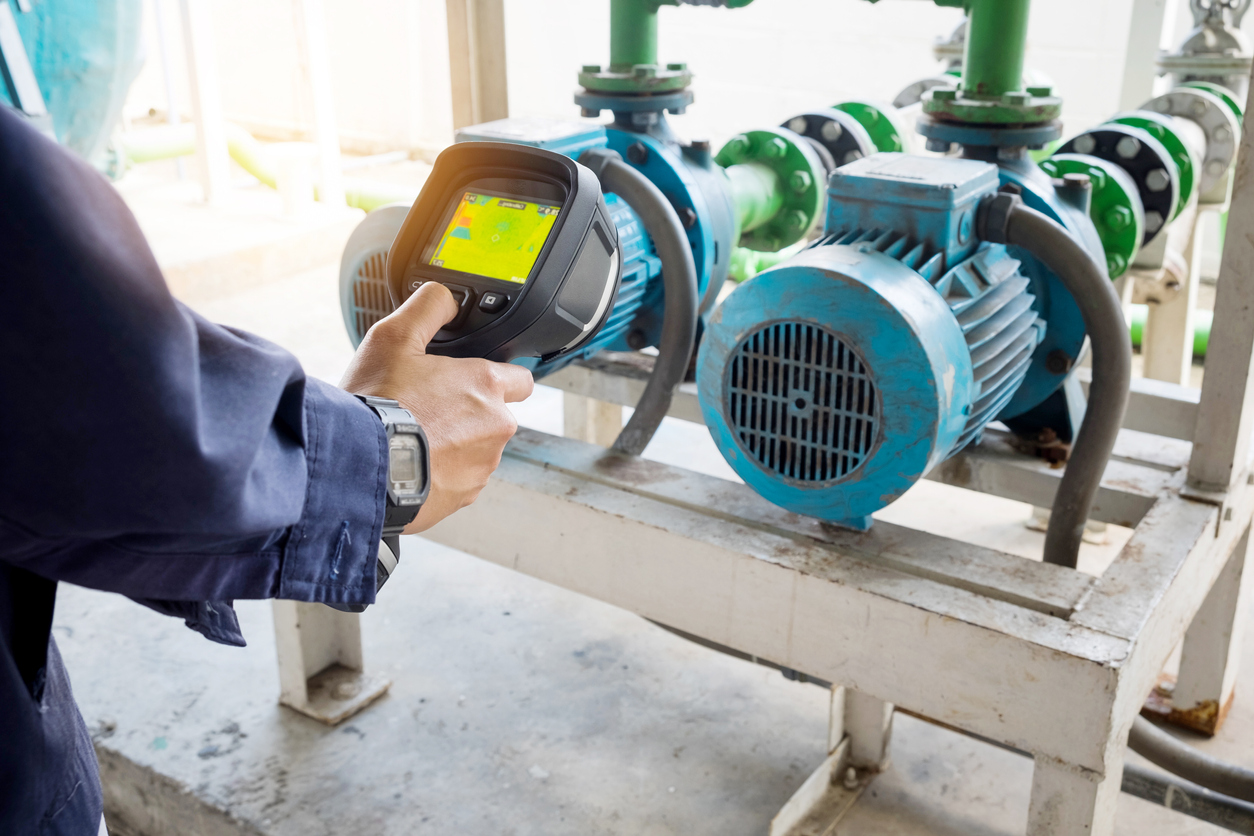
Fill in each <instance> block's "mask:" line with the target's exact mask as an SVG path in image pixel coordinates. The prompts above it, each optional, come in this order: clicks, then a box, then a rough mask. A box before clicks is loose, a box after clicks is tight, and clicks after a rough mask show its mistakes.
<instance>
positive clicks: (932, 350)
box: [697, 153, 1083, 529]
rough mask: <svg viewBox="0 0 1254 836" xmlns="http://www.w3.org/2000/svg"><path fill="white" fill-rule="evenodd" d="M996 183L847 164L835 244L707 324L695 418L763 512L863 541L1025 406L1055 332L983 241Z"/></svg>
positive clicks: (919, 162) (890, 160)
mask: <svg viewBox="0 0 1254 836" xmlns="http://www.w3.org/2000/svg"><path fill="white" fill-rule="evenodd" d="M999 180H1000V178H999V170H998V168H997V166H995V165H992V164H990V163H985V162H980V161H975V160H964V159H935V158H924V157H914V156H907V155H904V154H891V153H890V154H876V155H873V156H870V157H867V158H865V159H862V160H859V161H857V162H854V163H851V164H849V165H846V166H844V167H843V168H840V169H838V170H837V171H836V172H835V173H833V175H832V176H831V179H830V181H829V187H828V216H827V225H826V230H825V232H826V235H825V236H824V237H823V238H821V239H819V240H818V241H816V242H815V243H814V244H813V245H811V246H810V247H808V248H807V249H806V250H803V251H802V252H801V253H799V254H798V255H796V256H794V257H793V258H791V259H790V260H789V261H787V262H785V263H783V264H781V265H779V266H776V267H774V268H772V269H770V270H767V271H766V272H763V273H761V274H759V275H758V276H756V277H755V278H753V279H751V280H750V281H748V282H746V283H745V284H743V285H741V286H740V287H739V288H737V289H736V291H735V292H734V293H732V294H731V296H730V297H728V298H727V299H726V300H725V301H724V303H723V304H722V305H721V306H720V307H719V308H717V309H716V310H715V311H714V313H713V314H712V316H711V317H710V318H709V320H708V322H707V325H706V332H705V337H704V340H703V342H702V345H701V350H700V355H699V359H698V368H697V383H698V388H699V393H700V400H701V408H702V412H703V413H704V416H705V421H706V424H707V426H708V427H709V429H710V433H711V435H712V436H713V438H714V441H715V443H716V444H717V445H718V447H719V450H720V451H721V452H722V454H723V456H724V458H726V459H727V461H728V463H729V464H730V465H731V466H732V467H733V468H734V469H735V470H736V472H737V473H738V474H739V475H740V476H741V478H743V479H744V480H745V482H746V483H748V484H749V485H750V486H751V487H753V488H754V489H755V490H756V491H758V493H760V494H761V495H762V496H763V497H765V498H766V499H768V500H770V501H771V502H774V503H775V504H777V505H780V506H783V507H785V508H787V509H789V510H792V511H796V512H798V513H802V514H807V515H810V516H814V517H818V518H821V519H824V520H828V521H831V522H836V523H840V524H843V525H846V526H849V527H853V528H859V529H865V528H867V527H868V526H869V525H870V515H871V514H872V513H873V512H875V511H877V510H879V509H880V508H883V507H884V506H886V505H888V504H889V503H891V502H892V501H893V500H895V499H896V498H898V497H899V496H901V494H903V493H904V492H905V491H906V490H907V489H908V488H909V487H910V486H911V485H913V484H914V483H915V482H916V481H918V480H919V479H920V478H922V477H923V475H924V474H926V473H927V472H928V471H929V470H930V469H931V468H933V467H934V466H936V465H937V464H939V463H940V462H942V461H944V460H945V459H946V458H948V457H949V456H951V455H953V454H954V453H955V452H957V451H958V450H960V449H962V447H963V446H965V445H966V444H968V443H969V442H971V441H972V440H974V439H976V438H977V437H978V436H979V434H980V433H981V431H982V430H983V429H984V427H985V426H986V425H987V424H988V423H989V422H990V421H992V420H993V419H995V418H997V417H998V416H999V415H1000V414H1002V413H1003V411H1005V410H1006V408H1007V405H1008V404H1010V403H1011V402H1012V400H1013V399H1014V398H1015V395H1016V393H1017V392H1019V391H1020V389H1021V386H1022V384H1023V383H1024V380H1025V378H1027V377H1028V375H1029V372H1030V371H1031V370H1032V369H1033V367H1034V365H1035V364H1034V356H1039V352H1038V347H1039V346H1041V345H1042V341H1043V340H1045V339H1046V336H1047V319H1048V318H1049V317H1044V318H1043V317H1042V315H1041V314H1040V313H1039V311H1040V310H1041V303H1040V301H1039V300H1038V298H1037V296H1038V295H1039V291H1040V288H1041V286H1042V285H1044V284H1046V283H1045V282H1043V281H1041V280H1037V279H1033V278H1031V277H1030V275H1027V274H1026V271H1025V270H1021V262H1020V260H1019V259H1018V258H1016V257H1015V256H1014V255H1013V254H1012V253H1011V252H1010V251H1008V250H1007V248H1006V247H1005V246H1002V245H1000V244H991V243H988V242H984V241H981V240H979V238H978V237H977V235H976V213H977V210H978V206H979V203H980V201H981V200H982V199H984V198H986V197H988V196H990V195H992V194H994V193H995V192H996V191H997V190H998V187H999ZM1044 289H1045V290H1046V292H1050V291H1052V292H1053V293H1055V295H1057V293H1058V292H1059V290H1060V288H1059V287H1058V286H1053V287H1045V288H1044ZM1067 301H1068V302H1072V300H1070V299H1069V298H1068V299H1067ZM1072 304H1074V302H1072ZM1079 336H1080V339H1081V340H1082V339H1083V327H1082V325H1081V326H1080V335H1079ZM1059 381H1061V377H1060V378H1059ZM1041 388H1042V389H1043V394H1041V395H1040V396H1038V397H1037V398H1036V400H1037V401H1038V402H1039V401H1040V400H1042V399H1044V398H1045V397H1046V396H1048V395H1049V394H1050V392H1051V391H1052V390H1050V389H1049V388H1048V387H1041ZM1033 405H1035V404H1031V403H1029V404H1027V407H1031V406H1033ZM1027 407H1024V405H1023V404H1016V408H1027Z"/></svg>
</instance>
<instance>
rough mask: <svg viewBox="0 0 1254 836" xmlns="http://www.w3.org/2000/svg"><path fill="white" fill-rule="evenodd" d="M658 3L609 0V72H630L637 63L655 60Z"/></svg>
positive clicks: (650, 62) (656, 1)
mask: <svg viewBox="0 0 1254 836" xmlns="http://www.w3.org/2000/svg"><path fill="white" fill-rule="evenodd" d="M675 2H678V0H672V3H671V5H674V3H675ZM661 5H662V0H610V72H615V73H629V72H631V68H632V67H634V66H635V65H636V64H656V63H657V10H658V8H659V7H660V6H661Z"/></svg>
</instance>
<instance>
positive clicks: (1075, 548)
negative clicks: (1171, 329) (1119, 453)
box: [979, 192, 1132, 569]
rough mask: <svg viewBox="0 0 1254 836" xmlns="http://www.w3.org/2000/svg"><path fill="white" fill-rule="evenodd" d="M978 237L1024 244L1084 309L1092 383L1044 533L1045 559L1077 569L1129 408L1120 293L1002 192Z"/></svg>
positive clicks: (1044, 221)
mask: <svg viewBox="0 0 1254 836" xmlns="http://www.w3.org/2000/svg"><path fill="white" fill-rule="evenodd" d="M979 227H980V237H982V238H983V239H984V240H986V241H992V242H994V243H999V244H1009V245H1011V246H1016V247H1021V248H1023V249H1024V250H1027V251H1028V252H1030V253H1031V254H1032V255H1034V256H1036V257H1037V258H1038V259H1040V260H1041V262H1043V263H1044V264H1045V266H1046V267H1048V268H1049V269H1050V270H1051V271H1053V272H1054V273H1055V274H1057V276H1058V277H1059V278H1060V279H1061V280H1062V283H1063V285H1064V286H1066V288H1067V290H1069V291H1070V292H1071V295H1072V297H1073V298H1074V299H1075V301H1076V305H1078V306H1079V308H1080V316H1081V317H1082V318H1083V319H1084V327H1085V329H1086V330H1087V331H1088V334H1089V340H1090V342H1091V345H1092V348H1093V384H1092V386H1091V387H1090V388H1089V402H1088V408H1087V409H1086V410H1085V413H1084V420H1083V421H1082V422H1081V424H1080V428H1079V430H1078V431H1077V432H1076V438H1075V442H1074V444H1073V445H1072V448H1071V456H1070V457H1069V458H1068V461H1067V469H1066V471H1065V472H1064V473H1063V475H1062V480H1061V481H1060V482H1059V484H1058V493H1057V494H1055V496H1054V507H1053V511H1052V513H1051V514H1050V518H1049V528H1048V529H1047V530H1046V532H1045V562H1046V563H1056V564H1058V565H1060V566H1069V567H1071V568H1073V569H1074V568H1075V566H1076V561H1077V559H1078V557H1079V554H1080V542H1081V538H1082V537H1083V535H1084V526H1085V524H1086V523H1087V522H1088V519H1089V512H1090V511H1091V510H1092V508H1093V500H1094V498H1095V497H1096V496H1097V490H1098V488H1099V487H1100V486H1101V482H1102V474H1103V473H1105V471H1106V463H1107V462H1108V461H1109V460H1110V453H1111V451H1112V450H1114V447H1115V439H1116V438H1117V437H1118V435H1119V430H1120V428H1121V427H1122V426H1123V415H1124V411H1125V410H1126V409H1127V406H1128V386H1129V384H1130V383H1131V379H1132V340H1131V338H1130V337H1129V336H1128V326H1127V324H1126V323H1125V322H1124V320H1123V310H1122V308H1121V307H1120V304H1119V297H1118V296H1117V295H1116V294H1115V289H1114V287H1113V286H1112V285H1111V283H1110V279H1109V278H1108V277H1107V275H1106V271H1105V270H1103V269H1102V268H1101V267H1100V266H1099V265H1098V264H1097V262H1096V261H1094V260H1093V257H1092V256H1091V255H1089V253H1088V251H1087V250H1085V249H1084V247H1082V246H1081V245H1080V244H1079V242H1077V241H1076V240H1075V239H1074V238H1073V237H1071V234H1070V233H1069V232H1067V230H1066V229H1064V228H1063V227H1062V226H1060V225H1059V224H1057V223H1055V222H1054V221H1052V220H1050V219H1049V218H1047V217H1046V216H1045V215H1042V214H1041V213H1040V212H1037V211H1035V210H1034V209H1029V208H1028V207H1027V206H1024V205H1023V202H1022V201H1021V200H1020V199H1019V197H1018V196H1017V195H1015V194H1011V193H1006V192H1003V193H1000V194H998V195H997V196H996V197H992V198H989V199H988V200H986V201H985V202H984V203H983V204H981V206H980V212H979Z"/></svg>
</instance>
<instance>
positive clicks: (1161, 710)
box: [1141, 673, 1236, 737]
mask: <svg viewBox="0 0 1254 836" xmlns="http://www.w3.org/2000/svg"><path fill="white" fill-rule="evenodd" d="M1175 686H1176V678H1175V677H1174V676H1172V675H1171V674H1166V673H1164V674H1161V675H1159V677H1158V684H1157V685H1155V686H1154V690H1153V691H1151V692H1150V695H1149V698H1148V699H1147V700H1146V701H1145V705H1144V706H1143V707H1142V708H1141V714H1142V715H1144V716H1145V717H1149V718H1151V719H1156V720H1162V721H1164V722H1167V723H1171V724H1172V725H1173V726H1180V727H1181V728H1186V729H1190V730H1191V731H1195V732H1200V733H1201V734H1204V735H1206V736H1208V737H1214V736H1215V734H1216V733H1217V732H1218V731H1219V729H1220V727H1221V726H1223V724H1224V720H1226V719H1227V718H1228V712H1229V711H1231V710H1232V700H1233V697H1235V696H1236V694H1235V692H1234V693H1233V694H1231V695H1229V696H1228V699H1227V701H1226V702H1224V704H1223V705H1222V706H1221V705H1220V704H1219V702H1218V701H1217V700H1202V702H1200V703H1197V704H1196V705H1194V706H1191V707H1189V708H1178V707H1177V706H1176V705H1175V703H1174V702H1173V700H1172V696H1173V694H1174V692H1175Z"/></svg>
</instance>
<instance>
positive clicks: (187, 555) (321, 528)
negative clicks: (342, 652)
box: [0, 108, 387, 644]
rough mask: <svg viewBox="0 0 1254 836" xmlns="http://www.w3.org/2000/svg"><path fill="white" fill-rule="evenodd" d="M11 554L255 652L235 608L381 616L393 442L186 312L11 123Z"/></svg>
mask: <svg viewBox="0 0 1254 836" xmlns="http://www.w3.org/2000/svg"><path fill="white" fill-rule="evenodd" d="M0 311H2V312H3V313H2V314H0V315H2V316H3V317H4V324H3V325H0V391H2V392H3V394H2V395H0V428H3V432H0V561H3V562H5V563H7V564H9V565H11V566H13V567H16V568H18V569H22V570H26V571H29V572H31V573H33V574H35V575H39V576H42V577H45V578H48V579H50V580H54V581H60V580H64V581H69V582H72V583H75V584H79V585H82V586H87V587H92V588H95V589H102V590H108V591H112V592H118V593H121V594H123V595H127V596H130V597H133V598H135V599H137V600H140V601H141V602H143V603H146V604H148V605H149V606H152V607H154V608H155V609H158V610H160V611H162V612H165V613H167V614H170V615H177V616H180V617H182V618H185V619H187V621H188V624H189V626H191V627H193V629H197V630H200V631H201V632H202V633H204V634H205V635H207V636H209V637H210V638H213V639H215V640H217V641H224V642H226V643H230V644H242V642H243V639H242V637H240V636H239V632H238V625H237V624H236V622H235V618H234V612H233V611H232V610H231V606H230V602H231V601H232V600H233V599H237V598H269V597H276V596H277V597H281V598H291V599H295V600H302V601H321V602H327V603H370V602H372V601H373V600H374V592H375V553H376V550H377V548H378V543H379V538H380V533H381V527H382V522H383V512H384V500H385V489H386V481H385V480H386V467H387V455H386V453H387V440H386V436H385V434H384V431H383V428H382V426H381V423H380V422H379V420H378V419H377V418H376V417H375V415H374V414H373V412H371V411H370V410H369V409H367V408H366V407H365V406H364V405H363V404H361V403H360V402H359V401H357V400H356V399H355V398H354V397H352V396H351V395H349V394H347V393H345V392H343V391H341V390H339V389H337V388H336V387H334V386H330V385H328V384H325V383H322V382H321V381H318V380H314V379H311V378H308V377H306V376H305V374H304V372H303V371H302V369H301V367H300V364H299V363H298V362H297V361H296V359H295V358H294V357H292V355H290V354H289V353H287V352H286V351H284V350H283V349H281V348H279V347H277V346H275V345H273V344H270V343H268V342H266V341H265V340H262V339H260V338H257V337H255V336H252V335H249V334H246V333H242V332H239V331H236V330H233V329H230V328H224V327H221V326H218V325H214V324H212V323H210V322H207V321H206V320H204V319H203V318H201V317H200V316H198V315H197V314H195V313H194V312H192V311H190V310H188V309H187V308H186V307H185V306H183V305H182V304H180V303H179V302H177V301H175V300H174V299H173V298H172V296H171V295H170V291H169V290H168V288H167V287H166V284H165V281H164V279H163V277H162V275H161V271H160V269H159V268H158V266H157V263H156V260H155V258H154V257H153V254H152V252H151V251H150V249H149V248H148V245H147V243H146V242H145V240H144V236H143V234H142V233H141V232H140V229H139V226H138V224H137V223H136V221H135V219H134V217H133V216H132V215H131V213H130V212H129V211H128V209H127V207H126V205H125V204H124V203H123V201H122V200H121V198H120V197H119V196H118V194H117V193H116V191H115V190H114V189H113V187H112V186H111V185H110V184H109V183H108V182H107V181H106V180H105V179H104V178H103V177H101V176H100V175H99V174H97V173H96V172H95V171H94V170H92V169H91V168H90V167H89V166H87V165H86V164H85V163H83V162H81V161H79V160H78V159H77V158H75V157H73V156H72V155H70V154H69V153H67V152H65V151H63V150H62V149H60V148H59V147H58V146H56V145H55V144H54V143H52V142H51V141H50V140H47V139H45V138H44V137H42V136H39V135H38V134H37V133H35V132H34V131H32V130H30V129H29V127H27V126H25V125H22V124H20V120H19V118H18V117H17V116H15V115H14V114H12V113H11V112H6V111H4V109H3V108H0Z"/></svg>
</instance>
